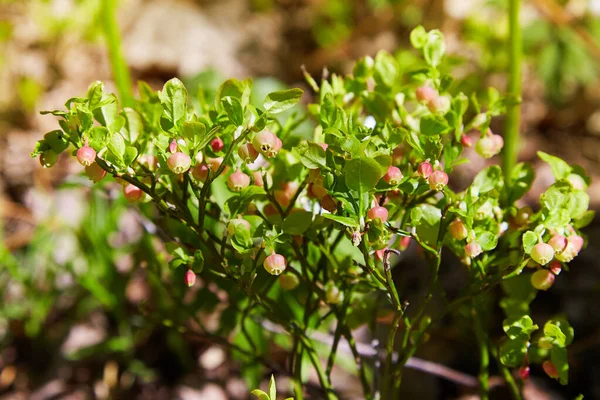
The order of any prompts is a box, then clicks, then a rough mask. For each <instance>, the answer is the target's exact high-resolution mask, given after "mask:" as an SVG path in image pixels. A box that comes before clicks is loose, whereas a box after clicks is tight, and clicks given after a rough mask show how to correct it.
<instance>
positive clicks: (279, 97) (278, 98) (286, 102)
mask: <svg viewBox="0 0 600 400" xmlns="http://www.w3.org/2000/svg"><path fill="white" fill-rule="evenodd" d="M302 93H303V92H302V90H301V89H297V88H296V89H288V90H280V91H277V92H272V93H269V94H268V95H267V97H266V98H265V101H264V103H263V106H264V107H265V111H266V112H268V113H269V114H279V113H281V112H284V111H286V110H288V109H290V108H292V107H294V106H295V105H296V104H297V103H298V102H299V101H300V98H301V97H302Z"/></svg>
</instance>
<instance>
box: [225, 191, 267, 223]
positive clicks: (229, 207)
mask: <svg viewBox="0 0 600 400" xmlns="http://www.w3.org/2000/svg"><path fill="white" fill-rule="evenodd" d="M265 195H266V192H265V190H264V189H263V188H261V187H259V186H254V185H251V186H248V187H245V188H244V189H242V191H241V192H240V194H239V195H237V196H235V195H234V196H232V197H230V198H229V199H228V200H227V201H226V202H225V209H226V211H227V212H228V213H229V215H230V216H234V215H237V214H239V213H243V212H244V211H246V209H247V208H248V205H249V204H250V203H251V202H252V201H254V200H257V199H259V198H262V197H264V196H265Z"/></svg>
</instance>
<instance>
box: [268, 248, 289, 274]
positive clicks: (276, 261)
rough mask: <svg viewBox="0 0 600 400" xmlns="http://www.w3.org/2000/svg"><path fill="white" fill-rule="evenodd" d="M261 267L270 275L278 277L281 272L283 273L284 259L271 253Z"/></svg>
mask: <svg viewBox="0 0 600 400" xmlns="http://www.w3.org/2000/svg"><path fill="white" fill-rule="evenodd" d="M263 266H264V267H265V269H266V270H267V272H268V273H269V274H271V275H279V274H281V273H282V272H283V271H285V267H286V261H285V257H284V256H282V255H281V254H277V253H273V254H271V255H270V256H268V257H267V258H265V261H264V263H263Z"/></svg>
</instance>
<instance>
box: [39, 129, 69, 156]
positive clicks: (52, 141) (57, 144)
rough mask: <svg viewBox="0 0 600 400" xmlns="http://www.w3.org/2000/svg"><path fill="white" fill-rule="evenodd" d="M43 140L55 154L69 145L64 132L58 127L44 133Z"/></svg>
mask: <svg viewBox="0 0 600 400" xmlns="http://www.w3.org/2000/svg"><path fill="white" fill-rule="evenodd" d="M44 141H45V142H46V144H47V145H48V146H50V148H51V149H52V151H53V152H55V153H56V154H60V153H62V152H63V151H64V150H65V149H66V148H67V147H69V142H68V141H67V139H66V137H65V134H64V133H63V131H61V130H59V129H57V130H54V131H50V132H48V133H46V134H45V135H44Z"/></svg>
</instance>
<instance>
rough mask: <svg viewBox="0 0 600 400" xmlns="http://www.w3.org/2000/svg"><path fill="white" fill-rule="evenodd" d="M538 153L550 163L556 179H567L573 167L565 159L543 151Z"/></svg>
mask: <svg viewBox="0 0 600 400" xmlns="http://www.w3.org/2000/svg"><path fill="white" fill-rule="evenodd" d="M537 155H538V157H539V158H541V159H542V160H543V161H545V162H546V163H548V165H550V168H551V169H552V175H554V177H555V178H556V180H561V179H566V178H567V176H569V174H570V173H571V167H570V166H569V164H567V163H566V162H565V161H563V160H561V159H560V158H558V157H555V156H551V155H550V154H547V153H544V152H543V151H538V152H537Z"/></svg>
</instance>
